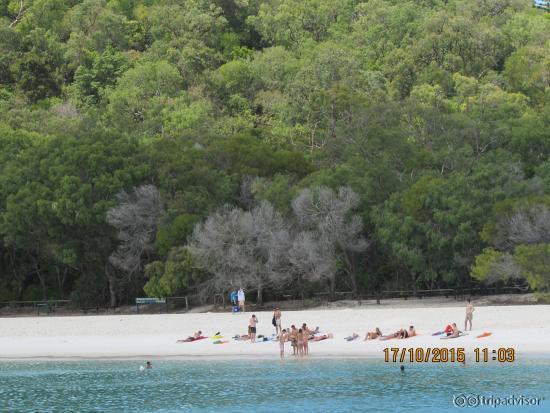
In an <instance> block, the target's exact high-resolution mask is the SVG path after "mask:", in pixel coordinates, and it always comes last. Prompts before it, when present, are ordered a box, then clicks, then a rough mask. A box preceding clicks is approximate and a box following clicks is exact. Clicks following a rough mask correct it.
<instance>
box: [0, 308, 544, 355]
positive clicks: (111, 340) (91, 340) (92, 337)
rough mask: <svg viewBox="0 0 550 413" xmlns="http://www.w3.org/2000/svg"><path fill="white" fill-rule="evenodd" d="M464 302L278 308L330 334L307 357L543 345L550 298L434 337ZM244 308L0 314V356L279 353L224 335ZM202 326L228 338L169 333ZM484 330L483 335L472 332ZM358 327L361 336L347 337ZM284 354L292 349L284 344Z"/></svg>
mask: <svg viewBox="0 0 550 413" xmlns="http://www.w3.org/2000/svg"><path fill="white" fill-rule="evenodd" d="M464 312H465V310H464V306H463V304H462V303H457V305H456V306H441V307H433V306H428V307H412V308H403V307H402V306H364V307H360V308H356V309H320V310H309V311H283V317H282V320H283V327H289V326H290V325H291V324H295V325H296V326H298V325H301V323H302V322H306V323H307V324H308V326H310V327H316V326H319V327H320V328H321V331H322V332H323V333H328V332H331V333H333V334H334V339H329V340H325V341H322V342H314V343H310V357H377V358H380V359H382V357H383V352H382V351H383V349H384V348H386V347H408V348H410V347H414V348H419V347H423V348H426V347H431V348H433V347H464V348H466V349H467V351H472V350H473V348H475V347H488V348H489V349H494V348H499V347H507V348H508V347H513V348H514V349H515V350H516V354H517V355H518V356H522V355H531V354H533V355H535V354H548V353H550V305H531V306H529V305H528V306H488V307H477V308H476V311H475V313H474V329H473V331H471V332H468V333H469V335H468V336H465V337H460V338H458V339H453V340H441V339H440V338H439V337H433V336H432V333H433V332H435V331H440V330H442V329H443V328H444V327H445V325H446V324H447V323H449V322H453V321H454V322H456V323H457V325H458V326H459V328H460V329H462V328H463V327H464ZM250 315H251V313H246V314H236V315H232V314H230V313H200V314H160V315H124V316H119V315H111V316H79V317H14V318H0V358H2V359H21V358H145V357H147V358H157V357H198V356H202V357H278V345H277V344H276V343H273V342H263V343H255V344H252V343H250V342H237V341H234V340H232V339H231V337H232V336H233V335H235V334H245V333H246V332H247V325H248V319H249V317H250ZM256 315H257V317H258V318H259V321H260V323H259V324H258V334H264V335H271V334H272V333H273V332H274V328H273V326H272V325H271V317H272V313H271V312H259V313H256ZM411 324H412V325H414V326H415V327H416V330H417V332H418V333H419V336H417V337H413V338H410V339H406V340H395V339H394V340H390V341H378V340H374V341H368V342H364V341H363V337H364V335H365V332H366V331H367V330H368V331H371V330H373V329H374V328H375V327H380V329H381V330H382V332H383V333H384V334H387V333H390V332H393V331H395V330H397V329H399V328H401V327H404V328H407V327H408V326H409V325H411ZM197 330H202V331H203V333H204V334H205V335H207V336H212V335H214V334H215V333H216V332H217V331H220V332H221V333H222V334H223V335H224V336H225V338H226V339H228V340H229V341H230V342H229V343H227V344H220V345H215V344H213V343H212V340H211V339H206V340H201V341H197V342H192V343H176V340H178V339H182V338H185V337H187V336H188V335H191V334H192V333H193V332H195V331H197ZM484 331H490V332H492V335H491V336H490V337H486V338H482V339H477V338H476V336H477V335H478V334H481V333H482V332H484ZM353 332H357V333H358V334H360V336H361V337H360V339H358V340H356V341H352V342H346V341H345V340H344V337H346V336H348V335H350V334H352V333H353ZM286 351H287V354H288V353H289V352H291V347H290V344H289V343H287V345H286Z"/></svg>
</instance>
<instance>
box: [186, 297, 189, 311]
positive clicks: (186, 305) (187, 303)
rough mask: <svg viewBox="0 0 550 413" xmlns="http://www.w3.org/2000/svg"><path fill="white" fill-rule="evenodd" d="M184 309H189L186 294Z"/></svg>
mask: <svg viewBox="0 0 550 413" xmlns="http://www.w3.org/2000/svg"><path fill="white" fill-rule="evenodd" d="M185 311H189V301H188V300H187V296H185Z"/></svg>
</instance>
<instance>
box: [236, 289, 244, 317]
mask: <svg viewBox="0 0 550 413" xmlns="http://www.w3.org/2000/svg"><path fill="white" fill-rule="evenodd" d="M237 300H239V309H240V310H241V311H242V312H243V313H244V290H243V289H242V288H239V291H237Z"/></svg>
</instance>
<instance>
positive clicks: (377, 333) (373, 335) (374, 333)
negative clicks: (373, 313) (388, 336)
mask: <svg viewBox="0 0 550 413" xmlns="http://www.w3.org/2000/svg"><path fill="white" fill-rule="evenodd" d="M381 336H382V332H381V331H380V329H379V328H378V327H376V329H375V330H374V331H370V332H368V333H367V335H366V336H365V340H364V341H367V340H374V339H375V338H378V337H381Z"/></svg>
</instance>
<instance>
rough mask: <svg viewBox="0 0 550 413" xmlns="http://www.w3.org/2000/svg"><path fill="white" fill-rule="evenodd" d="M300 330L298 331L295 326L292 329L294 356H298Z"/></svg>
mask: <svg viewBox="0 0 550 413" xmlns="http://www.w3.org/2000/svg"><path fill="white" fill-rule="evenodd" d="M297 336H298V330H296V326H295V325H294V324H293V325H292V327H290V345H291V346H292V355H294V356H295V355H296V354H298V341H297Z"/></svg>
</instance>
